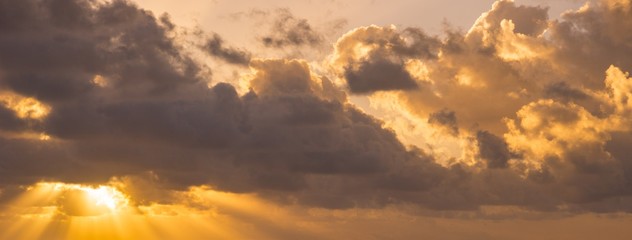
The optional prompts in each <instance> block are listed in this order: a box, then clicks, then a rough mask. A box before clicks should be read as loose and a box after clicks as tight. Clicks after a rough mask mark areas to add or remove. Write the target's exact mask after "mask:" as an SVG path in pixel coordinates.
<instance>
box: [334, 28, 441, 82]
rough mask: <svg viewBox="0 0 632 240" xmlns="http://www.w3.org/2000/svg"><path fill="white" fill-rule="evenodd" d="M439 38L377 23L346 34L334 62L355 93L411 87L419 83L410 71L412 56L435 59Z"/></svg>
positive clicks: (421, 32)
mask: <svg viewBox="0 0 632 240" xmlns="http://www.w3.org/2000/svg"><path fill="white" fill-rule="evenodd" d="M439 45H440V41H439V40H438V39H437V38H435V37H431V36H428V35H426V34H425V33H424V32H423V31H421V30H419V29H414V28H407V29H405V30H404V31H401V32H399V31H396V30H395V29H394V28H381V27H377V26H370V27H362V28H358V29H355V30H353V31H352V32H350V33H348V34H346V35H345V36H343V37H342V38H341V39H339V40H338V42H337V43H336V45H335V48H336V51H335V54H334V55H333V60H332V62H331V64H332V66H333V67H334V68H335V69H336V70H337V71H338V74H339V75H340V77H342V78H343V79H344V80H346V82H347V85H348V87H349V90H350V91H351V92H352V93H359V94H366V93H372V92H376V91H391V90H412V89H417V88H418V87H419V86H418V84H417V80H419V81H421V80H426V79H415V78H414V77H413V76H412V75H411V73H410V72H409V70H408V69H407V65H406V64H407V61H408V60H410V59H422V60H430V59H435V58H436V57H437V53H438V48H437V47H438V46H439Z"/></svg>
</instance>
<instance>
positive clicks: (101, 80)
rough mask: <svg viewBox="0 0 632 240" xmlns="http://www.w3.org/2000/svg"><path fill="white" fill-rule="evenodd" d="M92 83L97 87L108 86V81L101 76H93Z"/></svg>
mask: <svg viewBox="0 0 632 240" xmlns="http://www.w3.org/2000/svg"><path fill="white" fill-rule="evenodd" d="M92 83H93V84H94V85H97V86H99V87H107V86H108V80H107V79H106V78H105V77H103V76H101V75H95V76H94V78H93V79H92Z"/></svg>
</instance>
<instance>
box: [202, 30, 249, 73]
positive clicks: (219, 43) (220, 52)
mask: <svg viewBox="0 0 632 240" xmlns="http://www.w3.org/2000/svg"><path fill="white" fill-rule="evenodd" d="M202 49H203V50H205V51H206V52H207V53H208V54H210V55H211V56H214V57H217V58H219V59H222V60H224V61H226V62H228V63H232V64H237V65H245V66H247V65H248V63H249V62H250V58H251V54H250V53H248V52H246V51H245V50H241V49H236V48H232V47H226V46H224V40H223V39H222V38H221V36H219V35H218V34H213V37H211V38H210V39H208V40H207V41H206V43H205V44H204V46H202Z"/></svg>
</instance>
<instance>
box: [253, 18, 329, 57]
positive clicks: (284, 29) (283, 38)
mask: <svg viewBox="0 0 632 240" xmlns="http://www.w3.org/2000/svg"><path fill="white" fill-rule="evenodd" d="M274 15H275V16H274V21H273V22H272V26H271V28H270V30H269V33H267V34H265V35H263V36H261V42H262V43H263V45H264V46H266V47H272V48H285V47H300V46H312V47H314V46H319V45H321V44H323V43H324V37H323V36H322V34H320V33H319V32H318V31H316V30H315V29H314V27H313V26H312V25H310V24H309V22H308V21H307V19H303V18H297V17H295V16H294V15H293V14H292V13H291V12H290V11H289V10H288V9H277V10H276V11H275V12H274Z"/></svg>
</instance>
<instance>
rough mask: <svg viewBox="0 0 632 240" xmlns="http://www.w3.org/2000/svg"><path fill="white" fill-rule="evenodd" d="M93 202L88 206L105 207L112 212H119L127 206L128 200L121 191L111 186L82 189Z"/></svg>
mask: <svg viewBox="0 0 632 240" xmlns="http://www.w3.org/2000/svg"><path fill="white" fill-rule="evenodd" d="M81 189H82V190H83V191H84V192H85V193H86V195H87V196H88V200H89V201H91V202H89V203H87V204H94V205H96V206H105V207H107V208H108V209H109V210H110V211H117V210H119V209H120V208H122V207H125V206H127V203H128V200H127V198H126V197H125V196H124V195H123V193H121V192H120V191H118V190H116V189H115V188H113V187H109V186H98V187H96V188H91V187H81Z"/></svg>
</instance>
